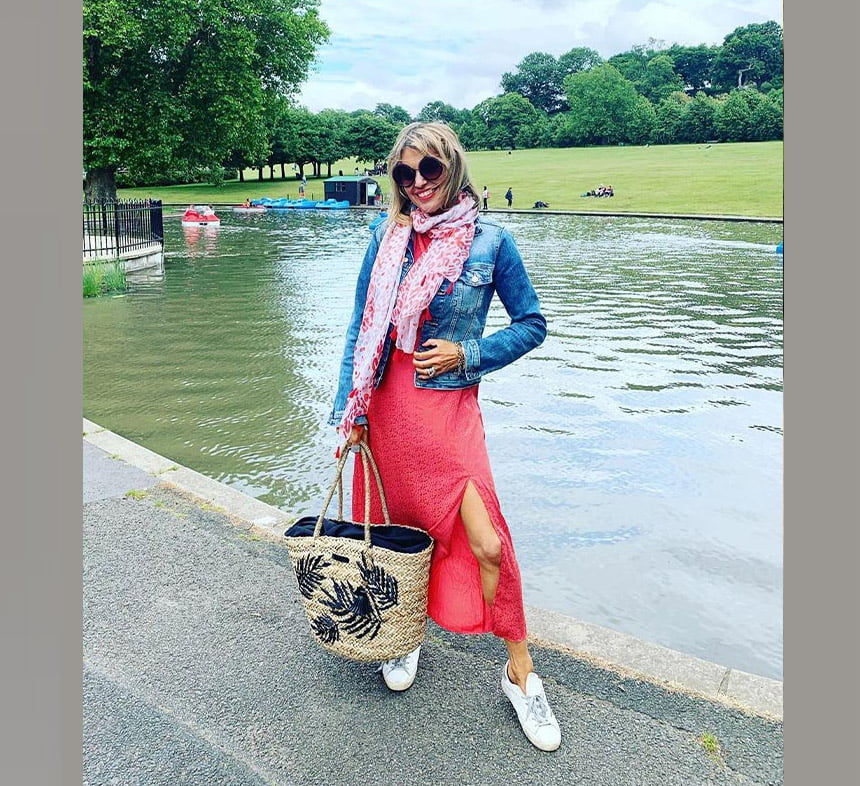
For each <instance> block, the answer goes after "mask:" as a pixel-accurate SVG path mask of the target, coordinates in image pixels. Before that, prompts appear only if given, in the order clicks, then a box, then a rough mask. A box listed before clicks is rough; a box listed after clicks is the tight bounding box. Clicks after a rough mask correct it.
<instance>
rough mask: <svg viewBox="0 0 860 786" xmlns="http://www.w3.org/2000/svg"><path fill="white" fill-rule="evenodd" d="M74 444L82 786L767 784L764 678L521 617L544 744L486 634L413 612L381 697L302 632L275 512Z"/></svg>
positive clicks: (126, 454) (775, 730)
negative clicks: (79, 525)
mask: <svg viewBox="0 0 860 786" xmlns="http://www.w3.org/2000/svg"><path fill="white" fill-rule="evenodd" d="M83 451H84V478H83V481H84V482H83V500H84V505H83V529H84V553H83V589H84V629H83V655H84V659H83V688H84V708H83V711H84V715H83V717H84V740H83V745H84V780H83V783H84V784H85V786H97V785H98V786H101V785H102V784H104V785H105V786H107V785H108V784H111V785H112V784H145V785H146V786H161V784H163V785H164V786H184V785H186V784H187V785H188V786H192V785H193V786H198V785H199V786H204V785H205V786H210V785H212V786H220V785H222V784H223V785H224V786H240V785H242V786H245V785H246V784H247V785H248V786H250V785H252V784H253V785H254V786H257V785H258V784H278V785H279V786H281V785H283V786H288V785H292V784H296V786H317V784H319V785H320V786H322V784H329V785H332V786H353V784H355V785H356V786H357V785H358V784H362V785H363V786H365V785H366V786H376V785H377V784H378V785H379V786H383V785H385V786H388V785H389V784H392V785H395V784H396V785H397V786H423V784H428V786H429V785H431V784H432V786H439V784H448V783H451V784H455V783H462V784H481V785H482V786H483V785H486V786H495V784H512V783H513V784H517V786H527V785H529V784H542V786H546V785H547V784H550V785H551V784H582V785H583V786H586V785H587V786H604V785H605V786H628V785H629V786H634V785H635V786H649V785H650V784H654V785H655V786H674V785H676V784H677V786H696V785H697V784H709V785H711V784H712V785H713V786H722V784H767V785H768V786H777V785H781V784H782V783H783V766H782V753H783V729H782V721H781V714H782V684H781V683H778V682H775V681H773V680H765V679H764V678H760V677H755V676H753V675H744V674H740V673H736V672H731V671H729V670H727V669H725V668H724V667H721V666H718V665H716V664H708V663H706V662H704V661H699V660H697V659H693V658H689V657H688V656H685V655H682V654H681V653H675V652H673V651H671V650H666V649H665V648H662V647H655V646H654V645H650V644H647V643H645V642H639V641H637V640H635V639H632V638H630V637H626V636H621V635H620V634H614V633H612V632H610V631H606V630H605V629H601V628H598V627H596V626H592V625H588V624H586V623H582V622H577V621H575V620H570V619H568V618H566V617H562V616H561V615H555V614H548V613H546V612H541V611H540V610H537V609H531V608H530V609H528V616H529V625H530V630H532V632H533V648H532V652H533V655H534V659H535V663H536V668H537V670H538V672H539V673H540V674H541V675H543V676H544V681H545V685H546V689H547V694H548V696H549V699H550V701H551V702H552V704H553V708H554V710H555V712H556V715H557V716H558V718H559V720H560V722H561V725H562V735H563V738H562V745H561V747H560V748H559V750H558V751H555V752H554V753H542V752H540V751H537V750H536V749H534V748H533V747H532V746H531V745H530V744H529V743H528V741H527V740H526V738H525V737H524V736H523V734H522V731H521V730H520V728H519V725H518V723H517V721H516V716H515V714H514V711H513V709H512V707H511V706H510V705H509V704H508V702H507V700H506V699H505V698H504V697H503V695H502V693H501V690H500V688H499V678H500V676H501V668H502V663H503V662H504V659H505V655H504V647H503V645H502V644H501V643H500V642H498V641H497V640H496V639H495V638H494V637H492V636H468V637H467V636H457V635H454V634H450V633H448V632H446V631H444V630H442V629H440V628H438V627H437V626H435V625H433V624H432V623H431V625H430V628H429V631H428V633H429V635H428V639H427V641H426V643H425V645H424V647H423V648H422V656H421V665H420V667H419V673H418V679H417V680H416V682H415V685H414V686H413V687H412V688H411V689H410V690H408V691H406V692H405V693H402V694H395V693H392V692H390V691H389V690H388V689H387V688H386V687H385V685H384V683H383V682H382V679H381V676H380V675H378V674H376V673H375V672H374V667H373V666H372V665H368V664H359V663H353V662H350V661H345V660H342V659H340V658H337V657H335V656H332V655H330V654H328V653H325V652H324V651H323V650H322V649H321V648H319V647H318V646H317V645H316V644H315V643H314V642H313V641H312V640H311V639H310V636H309V635H308V633H307V622H306V619H305V617H304V612H303V610H302V606H301V603H300V600H299V598H300V596H299V593H298V590H297V589H296V586H295V579H294V576H293V573H292V569H291V568H290V563H289V558H288V555H287V552H286V550H285V549H284V547H283V545H282V543H280V542H279V536H280V534H281V533H282V532H283V529H285V528H286V524H287V523H288V517H287V515H286V514H284V513H283V511H280V510H278V509H276V508H272V507H271V506H268V505H265V504H264V503H261V502H259V501H258V500H255V499H253V498H251V497H247V496H246V495H244V494H242V493H241V492H238V491H236V490H234V489H230V488H228V487H226V486H223V485H222V484H219V483H216V482H214V481H212V480H211V479H209V478H205V477H204V476H202V475H200V474H199V473H196V472H193V471H192V470H189V469H187V468H184V467H179V466H177V465H176V464H174V463H172V462H170V461H169V460H168V459H165V458H163V457H161V456H158V455H156V454H154V453H152V452H151V451H148V450H146V449H144V448H142V447H140V446H138V445H135V444H134V443H131V442H129V441H128V440H125V439H123V438H122V437H120V436H118V435H116V434H113V433H111V432H109V431H105V430H104V429H101V428H100V427H99V426H97V425H96V424H93V423H91V422H89V421H84V441H83ZM718 677H719V679H717V678H718ZM708 740H713V741H714V742H715V744H716V746H717V747H716V749H714V750H711V749H709V748H710V746H709V745H708V744H707V741H708Z"/></svg>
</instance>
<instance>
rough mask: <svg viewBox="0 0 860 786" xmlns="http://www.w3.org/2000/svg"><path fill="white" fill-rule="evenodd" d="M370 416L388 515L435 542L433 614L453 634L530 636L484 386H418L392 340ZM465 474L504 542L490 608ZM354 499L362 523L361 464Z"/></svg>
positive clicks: (375, 504)
mask: <svg viewBox="0 0 860 786" xmlns="http://www.w3.org/2000/svg"><path fill="white" fill-rule="evenodd" d="M419 336H420V330H419ZM367 416H368V421H369V424H370V427H369V429H368V431H367V439H368V442H369V444H370V449H371V451H372V452H373V456H374V458H375V459H376V463H377V464H378V466H379V472H380V475H381V477H382V482H383V488H384V491H385V498H386V501H387V503H388V512H389V515H390V517H391V522H392V523H393V524H405V525H407V526H412V527H419V528H420V529H423V530H425V531H426V532H428V533H429V534H430V536H431V537H432V538H433V539H434V540H435V547H434V549H433V558H432V562H431V565H430V587H429V593H428V602H427V613H428V614H429V615H430V617H431V618H432V619H433V620H434V621H435V622H437V623H438V624H439V625H441V626H442V627H443V628H446V629H447V630H450V631H453V632H455V633H494V634H495V635H497V636H500V637H501V638H504V639H509V640H512V641H522V640H523V639H525V638H526V623H525V613H524V610H523V600H522V584H521V580H520V571H519V566H518V565H517V560H516V555H515V554H514V546H513V542H512V540H511V534H510V530H509V529H508V525H507V522H506V521H505V519H504V516H502V512H501V508H500V506H499V500H498V497H497V495H496V489H495V485H494V483H493V476H492V471H491V469H490V462H489V457H488V455H487V447H486V441H485V437H484V422H483V418H482V417H481V410H480V408H479V406H478V386H477V385H474V386H472V387H468V388H463V389H460V390H438V389H428V388H418V387H416V386H415V384H414V367H413V365H412V355H411V354H409V353H406V352H403V351H401V350H399V349H396V348H394V347H392V350H391V354H390V356H389V359H388V367H387V368H386V370H385V374H384V376H383V378H382V381H381V382H380V384H379V387H377V388H376V389H375V390H374V391H373V394H372V396H371V399H370V407H369V410H368V413H367ZM356 462H358V458H357V457H356ZM469 481H471V482H472V483H473V484H474V486H475V489H476V491H477V492H478V494H479V495H480V497H481V499H482V501H483V503H484V507H485V508H486V510H487V513H488V514H489V517H490V520H491V521H492V523H493V527H494V528H495V530H496V533H497V534H498V536H499V539H500V541H501V544H502V560H501V566H500V570H499V582H498V586H497V589H496V595H495V598H494V602H493V604H492V606H490V605H488V604H487V603H486V602H485V600H484V595H483V591H482V588H481V574H480V569H479V566H478V561H477V559H476V558H475V556H474V554H472V550H471V548H470V547H469V541H468V538H467V536H466V530H465V528H464V526H463V520H462V517H461V516H460V504H461V503H462V501H463V495H464V493H465V491H466V486H467V484H468V483H469ZM370 485H371V521H372V522H374V523H381V522H382V521H383V517H382V507H381V505H380V502H379V495H378V494H377V492H376V484H375V482H374V481H373V479H372V476H371V483H370ZM352 505H353V520H354V521H362V520H363V519H364V476H363V473H362V472H361V471H360V465H359V464H358V463H356V467H355V471H354V473H353V493H352Z"/></svg>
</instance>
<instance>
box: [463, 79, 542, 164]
mask: <svg viewBox="0 0 860 786" xmlns="http://www.w3.org/2000/svg"><path fill="white" fill-rule="evenodd" d="M475 114H476V115H478V116H480V117H481V119H482V120H483V122H484V125H485V127H486V131H485V133H484V136H483V142H484V144H483V147H489V148H490V149H491V150H505V149H507V150H510V149H512V148H514V147H517V146H524V145H526V144H531V143H532V140H533V139H534V138H535V135H536V134H537V133H538V129H537V128H536V124H537V122H538V118H539V117H540V115H539V113H538V111H537V110H536V109H535V108H534V107H533V106H532V104H531V102H530V101H529V100H528V99H527V98H523V96H521V95H520V94H519V93H505V94H504V95H500V96H495V97H494V98H488V99H486V100H485V101H482V102H481V103H480V104H478V106H476V107H475Z"/></svg>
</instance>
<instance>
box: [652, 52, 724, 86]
mask: <svg viewBox="0 0 860 786" xmlns="http://www.w3.org/2000/svg"><path fill="white" fill-rule="evenodd" d="M718 49H719V47H716V46H706V45H705V44H699V45H698V46H679V45H678V44H674V45H672V46H670V47H669V48H668V49H667V50H666V51H665V52H664V53H663V54H666V55H669V57H671V58H672V62H673V63H674V64H675V73H677V74H678V76H680V77H681V80H682V81H683V82H684V90H685V91H686V92H687V93H690V94H691V95H693V94H695V93H698V92H699V91H700V90H704V89H705V88H707V87H710V85H711V67H712V66H713V63H714V57H716V53H717V51H718Z"/></svg>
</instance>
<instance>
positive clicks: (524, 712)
mask: <svg viewBox="0 0 860 786" xmlns="http://www.w3.org/2000/svg"><path fill="white" fill-rule="evenodd" d="M508 663H510V661H508V662H507V663H505V668H504V671H503V672H502V691H503V692H504V694H505V696H507V697H508V698H509V699H510V700H511V704H513V705H514V709H515V710H516V711H517V717H518V718H519V719H520V726H522V727H523V732H525V735H526V737H528V738H529V742H531V744H532V745H534V746H535V747H536V748H540V749H541V750H542V751H554V750H555V749H556V748H558V746H559V745H560V744H561V729H560V728H559V726H558V721H557V720H556V719H555V715H554V714H553V711H552V708H551V707H550V706H549V702H548V701H547V700H546V693H544V690H543V682H541V678H540V677H538V675H537V674H535V673H534V672H533V671H532V672H529V676H528V677H527V678H526V692H525V693H523V692H522V690H520V686H519V685H517V684H516V683H515V682H511V681H510V679H509V678H508Z"/></svg>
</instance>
